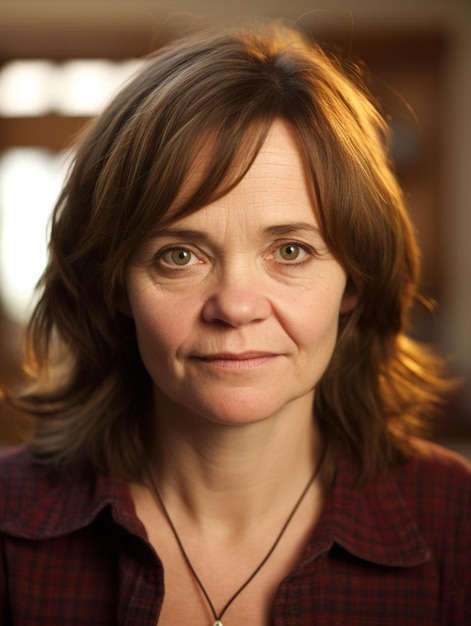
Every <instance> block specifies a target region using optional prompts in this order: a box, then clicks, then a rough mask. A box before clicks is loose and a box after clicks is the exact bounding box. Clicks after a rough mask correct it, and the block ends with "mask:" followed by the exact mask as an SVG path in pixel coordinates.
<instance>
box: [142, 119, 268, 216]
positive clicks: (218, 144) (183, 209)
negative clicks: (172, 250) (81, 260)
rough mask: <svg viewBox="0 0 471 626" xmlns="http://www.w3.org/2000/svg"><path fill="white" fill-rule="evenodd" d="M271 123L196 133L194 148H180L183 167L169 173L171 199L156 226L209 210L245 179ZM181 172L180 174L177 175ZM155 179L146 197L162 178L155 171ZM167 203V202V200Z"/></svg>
mask: <svg viewBox="0 0 471 626" xmlns="http://www.w3.org/2000/svg"><path fill="white" fill-rule="evenodd" d="M273 121H274V120H272V119H271V118H267V117H264V118H260V119H259V120H257V121H256V122H251V123H250V124H249V125H246V124H243V123H239V124H235V125H233V126H232V125H231V126H229V125H228V124H226V125H225V127H222V128H217V129H215V128H209V129H207V128H205V129H202V130H201V129H199V131H198V135H197V137H196V138H195V139H194V141H193V146H189V145H185V146H183V154H182V155H181V156H182V159H180V158H179V157H180V155H179V154H177V155H175V158H176V161H177V162H180V164H182V162H183V158H184V157H185V155H189V157H187V163H186V167H184V168H181V165H180V168H178V166H177V171H176V172H169V176H170V177H172V174H173V178H174V180H173V181H171V182H170V181H168V182H169V186H170V188H171V189H173V196H174V197H173V198H172V199H171V202H170V204H169V206H168V208H167V210H166V211H165V212H164V213H163V214H161V215H160V216H159V217H158V225H159V226H166V225H169V224H171V223H172V222H174V221H176V220H178V219H180V218H182V217H184V216H186V215H190V214H191V213H194V212H196V211H198V210H199V209H201V208H203V207H205V206H208V205H210V204H212V203H213V202H215V201H216V200H218V199H219V198H222V197H223V196H225V195H226V194H227V193H229V192H230V191H231V190H232V189H234V187H236V186H237V185H238V184H239V182H240V181H241V180H242V179H243V178H244V176H245V175H246V173H247V172H248V170H249V169H250V167H251V166H252V164H253V162H254V160H255V159H256V157H257V155H258V153H259V152H260V149H261V147H262V146H263V144H264V143H265V139H266V137H267V134H268V131H269V129H270V127H271V126H272V123H273ZM178 169H180V171H178ZM156 170H157V171H156V176H155V177H154V176H153V175H152V172H151V174H150V176H149V181H148V184H149V194H152V187H153V186H154V185H159V184H161V182H162V181H161V176H160V173H159V172H158V168H156ZM169 200H170V199H169Z"/></svg>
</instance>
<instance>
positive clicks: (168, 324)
mask: <svg viewBox="0 0 471 626" xmlns="http://www.w3.org/2000/svg"><path fill="white" fill-rule="evenodd" d="M132 304H133V307H132V314H133V317H134V323H135V326H136V333H137V341H138V345H139V351H140V353H141V356H142V359H143V361H144V363H145V364H146V366H147V367H148V368H150V367H155V366H156V365H157V364H158V363H166V364H167V365H168V364H169V362H170V361H171V359H172V358H173V357H174V356H175V355H176V354H177V353H178V351H179V348H180V347H181V346H182V345H183V344H184V342H185V340H186V338H187V337H188V336H189V335H191V329H192V321H191V320H192V312H191V310H190V307H189V306H188V305H186V306H185V305H183V304H182V303H181V302H180V303H179V304H175V303H174V302H172V299H171V298H168V297H166V298H165V299H161V298H156V297H155V296H154V297H153V298H143V299H141V300H140V301H134V302H133V303H132Z"/></svg>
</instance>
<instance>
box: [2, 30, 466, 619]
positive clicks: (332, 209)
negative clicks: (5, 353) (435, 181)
mask: <svg viewBox="0 0 471 626" xmlns="http://www.w3.org/2000/svg"><path fill="white" fill-rule="evenodd" d="M386 136H387V131H386V126H385V124H384V122H383V120H382V118H381V116H380V115H379V113H378V112H377V111H376V109H375V108H374V106H373V105H372V103H371V101H370V99H369V97H368V94H367V93H366V92H365V91H364V89H363V87H362V86H361V85H359V84H358V83H357V82H353V79H351V78H349V77H347V76H346V74H344V73H343V71H341V69H340V67H339V65H338V64H337V62H335V61H333V60H331V59H329V58H328V57H327V55H325V54H324V53H323V52H322V51H321V50H320V49H319V48H318V47H316V46H313V45H312V44H311V43H309V42H307V41H305V40H304V39H303V37H302V36H301V35H300V34H298V33H296V32H293V31H291V30H289V29H287V28H283V27H281V26H277V25H274V26H271V27H267V28H264V29H260V30H251V31H247V32H242V31H240V32H222V33H219V34H209V35H208V34H207V35H204V36H203V35H199V36H197V37H193V38H190V39H186V40H184V41H181V42H177V43H175V44H173V45H171V46H169V47H167V48H166V49H164V50H162V51H160V52H158V53H157V54H156V55H154V56H153V57H152V58H150V59H149V60H148V61H147V63H146V64H145V66H144V67H143V69H142V71H141V72H140V73H139V74H138V75H137V76H136V77H135V79H134V80H133V81H132V82H130V83H129V84H128V85H127V86H126V87H125V88H124V89H123V90H122V91H121V93H120V94H119V95H118V96H117V97H116V98H115V100H114V101H113V102H112V103H111V104H110V106H109V107H108V109H107V110H106V111H105V112H104V113H103V114H102V115H101V116H100V117H99V118H98V120H97V121H96V122H95V123H94V124H93V126H92V127H91V128H90V129H89V130H88V132H87V134H86V136H85V137H84V139H83V141H82V142H81V145H80V147H79V148H78V151H77V155H76V159H75V163H74V165H73V167H72V169H71V172H70V175H69V178H68V180H67V183H66V185H65V188H64V190H63V192H62V195H61V197H60V199H59V202H58V204H57V207H56V209H55V213H54V218H53V223H52V230H51V239H50V258H49V264H48V266H47V269H46V271H45V274H44V276H43V279H42V282H41V288H42V292H41V297H40V299H39V302H38V305H37V307H36V309H35V312H34V314H33V317H32V320H31V324H30V327H29V337H30V346H31V353H30V357H29V362H28V363H29V368H30V371H31V373H32V378H33V381H32V384H31V386H30V387H29V388H28V389H26V390H24V391H23V392H22V393H20V394H17V395H16V396H14V397H12V396H10V400H11V401H13V402H14V403H15V405H16V406H17V407H18V406H19V407H21V408H23V409H24V410H26V411H29V412H30V413H32V414H33V415H35V416H36V417H37V429H36V433H35V436H34V438H33V440H32V442H31V443H30V444H29V446H28V447H27V449H24V450H21V451H15V452H14V453H10V454H8V455H7V456H6V457H5V458H4V459H3V460H2V465H1V481H2V483H1V499H0V501H1V509H0V511H1V514H0V520H1V524H0V533H1V534H0V537H1V550H2V553H1V554H2V568H1V569H0V604H1V608H2V618H3V623H6V624H15V626H18V625H23V624H28V626H34V625H38V624H48V625H53V624H59V623H60V624H68V625H78V624H87V626H89V625H90V624H100V626H103V625H105V624H126V625H132V626H136V625H146V626H147V625H149V626H150V625H155V624H157V623H158V624H163V625H164V626H169V625H174V624H181V623H184V624H187V623H195V624H198V625H201V626H205V625H206V624H208V625H209V624H217V625H219V626H220V625H221V624H222V623H223V624H224V626H231V624H241V623H245V624H250V625H251V626H260V625H267V624H280V625H281V624H283V625H285V624H286V625H287V624H289V625H297V624H299V625H301V624H302V625H305V624H329V625H331V624H349V625H350V626H351V625H355V624H361V625H362V626H364V625H365V624H382V625H387V624H394V625H397V624H401V625H404V624H411V625H412V624H427V625H430V624H453V625H457V624H463V625H464V624H465V623H470V621H469V620H470V619H471V603H470V600H469V594H468V591H469V584H470V563H471V558H470V557H471V554H470V519H471V517H470V513H471V488H470V487H471V479H470V476H471V472H470V467H469V465H468V464H467V463H466V462H465V461H464V460H462V459H459V458H458V457H456V456H454V455H453V454H451V453H449V452H445V451H444V450H442V449H440V448H438V447H435V446H432V445H429V444H425V443H423V442H421V440H419V439H416V438H414V437H415V436H416V435H417V433H418V432H419V428H420V426H421V425H422V424H423V421H424V419H425V418H426V416H427V415H428V414H429V413H430V410H431V409H432V408H433V407H434V406H435V405H436V403H437V401H438V395H439V393H440V392H441V391H443V390H444V389H445V388H446V384H445V383H443V382H442V381H441V380H440V378H439V374H438V371H437V370H438V364H437V362H436V361H435V360H434V359H433V358H432V357H431V356H430V355H427V354H426V352H425V351H424V350H423V349H422V348H420V347H419V346H418V345H417V344H415V343H414V342H413V341H411V340H410V339H408V338H407V337H406V335H405V328H406V324H407V317H408V311H409V308H410V306H411V304H412V302H413V301H414V298H415V296H416V284H417V274H418V253H417V249H416V243H415V240H414V236H413V233H412V229H411V225H410V222H409V219H408V217H407V215H406V212H405V209H404V205H403V200H402V196H401V192H400V189H399V188H398V185H397V182H396V180H395V178H394V176H393V174H392V172H391V169H390V167H389V160H388V156H387V152H386V149H385V145H384V143H385V139H386Z"/></svg>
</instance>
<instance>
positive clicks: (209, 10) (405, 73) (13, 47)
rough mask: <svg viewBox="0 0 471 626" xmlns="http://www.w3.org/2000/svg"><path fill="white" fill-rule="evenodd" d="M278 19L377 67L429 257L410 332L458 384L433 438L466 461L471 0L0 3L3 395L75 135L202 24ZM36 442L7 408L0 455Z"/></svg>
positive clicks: (370, 79) (16, 361)
mask: <svg viewBox="0 0 471 626" xmlns="http://www.w3.org/2000/svg"><path fill="white" fill-rule="evenodd" d="M271 17H275V18H283V19H285V20H287V21H288V22H290V23H295V24H297V25H298V26H299V27H301V28H303V29H304V30H305V31H306V32H308V33H309V34H310V35H311V36H312V37H313V38H314V39H315V40H316V41H318V42H319V43H321V44H323V45H324V46H326V47H327V48H328V49H329V50H331V51H333V52H336V53H338V54H340V55H342V56H343V57H344V58H347V59H348V60H350V61H352V62H356V63H359V64H360V65H362V66H365V67H366V68H367V74H366V76H367V83H368V85H369V87H370V88H371V89H372V91H373V93H374V94H375V95H376V97H377V99H378V101H379V102H380V104H381V107H382V108H383V111H384V113H385V114H386V115H387V117H388V120H389V121H390V124H391V127H392V131H393V157H394V160H395V165H396V170H397V174H398V177H399V179H400V181H401V183H402V186H403V188H404V190H405V192H406V197H407V202H408V206H409V209H410V211H411V214H412V216H413V220H414V223H415V226H416V230H417V235H418V238H419V241H420V245H421V248H422V254H423V273H422V291H423V293H424V294H425V295H427V296H429V297H430V298H432V299H433V300H434V301H436V303H437V307H436V308H435V310H434V311H432V312H431V311H429V310H427V308H425V307H417V309H416V310H415V311H414V315H413V326H412V329H411V332H412V334H414V335H415V336H416V337H417V338H419V339H421V340H422V341H424V342H426V343H429V344H431V345H433V346H435V347H437V348H438V349H439V351H440V352H441V353H442V354H443V355H445V356H446V357H447V359H448V362H449V367H450V372H451V373H452V374H456V375H459V376H461V377H462V378H463V385H462V387H461V388H460V390H459V391H457V392H456V393H454V394H453V395H452V396H450V398H449V399H448V401H447V405H446V410H445V412H444V415H443V417H442V418H441V419H440V420H439V421H438V423H437V427H436V432H435V439H437V440H439V441H441V442H443V443H444V444H445V445H448V446H449V447H451V448H454V449H456V450H458V451H460V452H462V453H464V454H465V455H467V456H468V457H469V458H471V167H470V164H471V123H470V117H471V2H469V0H357V1H355V0H233V1H227V2H226V1H225V0H0V384H4V383H7V384H14V383H15V382H16V381H18V380H20V379H21V359H22V357H21V354H22V331H23V328H24V323H25V320H26V319H27V316H28V311H29V310H30V308H31V302H32V298H33V289H34V285H35V283H36V281H37V279H38V278H39V275H40V273H41V270H42V268H43V266H44V263H45V256H46V232H47V220H48V216H49V214H50V211H51V209H52V206H53V204H54V201H55V198H56V197H57V194H58V191H59V188H60V185H61V181H62V179H63V177H64V174H65V171H66V168H67V163H68V162H69V160H70V157H71V154H72V151H73V141H74V138H75V137H76V136H77V134H78V133H79V132H80V130H81V129H82V128H83V126H84V125H85V124H86V123H87V122H88V121H89V120H90V118H91V117H93V116H95V115H96V114H97V113H99V111H100V110H101V108H102V107H103V105H104V103H105V102H106V101H107V100H108V99H109V98H110V96H111V95H112V94H113V93H114V92H115V91H116V89H117V88H118V86H119V85H120V84H121V83H122V82H123V81H125V80H126V78H127V77H128V76H129V75H130V74H131V73H132V72H133V71H135V69H136V67H137V66H138V65H139V58H140V57H142V56H143V55H145V54H147V53H149V52H151V51H153V50H155V49H157V48H158V47H159V46H161V45H163V44H165V43H166V42H168V41H169V40H171V39H173V38H175V37H178V36H180V35H182V34H184V33H185V32H188V30H194V29H195V28H198V27H201V26H206V25H208V24H217V23H225V24H237V23H239V22H246V21H247V20H251V19H252V18H271ZM378 306H381V303H380V302H378ZM27 433H28V424H27V421H26V420H25V418H24V416H22V415H19V414H16V413H14V412H13V411H12V410H11V409H9V408H8V407H7V406H0V446H8V445H13V444H15V443H17V442H18V441H20V440H21V439H22V438H24V437H25V436H27Z"/></svg>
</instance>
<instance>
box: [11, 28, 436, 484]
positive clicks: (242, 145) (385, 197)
mask: <svg viewBox="0 0 471 626" xmlns="http://www.w3.org/2000/svg"><path fill="white" fill-rule="evenodd" d="M280 118H281V119H283V120H285V121H286V122H288V123H289V125H290V126H291V128H292V130H293V132H294V134H295V136H296V138H297V140H298V143H299V147H300V151H301V154H302V157H303V159H304V161H305V164H306V168H307V172H308V175H309V177H310V180H311V182H312V188H313V193H315V194H316V199H317V205H318V216H317V217H318V221H319V224H320V228H321V230H322V235H323V237H324V238H325V241H326V242H327V244H328V245H329V247H330V249H331V251H332V253H333V254H334V255H335V256H336V258H337V259H338V260H339V262H340V263H341V264H342V265H343V267H344V268H345V270H346V272H347V275H348V278H349V284H348V288H349V289H351V290H352V291H354V292H356V293H357V294H358V296H359V303H358V305H357V306H356V307H355V309H354V310H353V311H352V312H351V313H348V314H345V315H342V316H341V319H340V323H339V324H340V329H339V340H338V344H337V347H336V350H335V353H334V357H333V359H332V362H331V364H330V366H329V367H328V370H327V372H326V373H325V375H324V376H323V378H322V379H321V381H320V383H319V385H318V388H317V390H316V396H315V407H314V412H315V416H316V419H317V420H318V422H319V424H320V427H321V429H322V433H323V436H324V438H325V441H326V443H327V446H328V455H329V459H330V463H331V467H333V464H334V458H335V454H336V452H337V451H338V449H339V448H341V447H343V448H345V447H346V448H348V449H349V450H350V451H351V452H352V454H353V455H354V457H355V458H356V460H357V463H358V468H359V471H360V473H361V475H363V476H366V475H370V474H371V473H373V472H375V471H377V470H379V469H381V468H384V467H386V466H387V465H388V464H390V463H391V462H392V461H393V460H394V459H395V458H397V457H398V455H399V453H400V451H401V450H402V451H403V450H404V445H405V441H406V435H408V434H409V432H416V429H417V428H418V427H419V426H420V424H421V421H422V417H423V416H424V415H426V414H427V413H428V411H429V410H430V409H431V408H432V407H433V406H434V405H435V403H436V401H437V394H436V390H437V389H440V386H441V383H440V381H439V378H438V377H437V376H436V375H435V374H434V372H435V371H436V363H435V362H434V361H433V360H432V358H431V357H429V356H428V355H427V354H426V353H425V352H424V350H422V349H421V348H420V347H419V346H418V345H416V344H414V342H412V341H411V340H409V339H407V338H406V336H405V332H406V325H407V318H408V312H409V309H410V306H411V304H412V302H413V300H414V298H415V296H416V284H417V278H418V269H419V268H418V253H417V249H416V242H415V239H414V236H413V233H412V229H411V225H410V221H409V218H408V216H407V214H406V211H405V208H404V203H403V199H402V194H401V190H400V189H399V186H398V184H397V182H396V180H395V178H394V176H393V173H392V171H391V168H390V164H389V157H388V153H387V145H386V144H387V135H388V129H387V126H386V124H385V122H384V121H383V119H382V117H381V116H380V114H379V113H378V111H377V109H376V108H375V106H374V105H373V104H372V102H371V99H370V97H369V95H368V94H367V93H366V91H365V89H364V87H363V85H362V84H361V83H360V82H359V80H358V78H357V77H355V76H354V75H353V74H352V76H350V77H349V76H348V75H347V74H346V73H345V71H344V70H342V69H341V67H340V65H339V63H338V62H337V61H336V60H334V59H331V58H329V57H328V56H327V55H326V54H325V53H324V52H323V51H322V50H321V49H320V48H319V47H318V46H316V45H314V44H312V43H311V42H309V41H307V40H306V39H305V38H304V37H303V36H302V35H300V34H299V33H297V32H295V31H292V30H290V29H287V28H284V27H282V26H277V25H275V26H272V27H268V28H266V29H261V30H256V31H247V32H245V31H241V32H221V33H216V34H205V35H198V36H195V37H193V38H190V39H186V40H184V41H181V42H176V43H174V44H173V45H171V46H169V47H166V48H165V49H163V50H162V51H159V52H158V53H156V54H155V55H154V56H152V57H151V58H149V59H148V60H147V62H146V63H145V65H144V67H143V69H142V71H141V72H140V73H139V74H138V76H137V77H136V78H135V79H134V80H133V81H132V82H131V83H130V84H128V85H127V87H126V88H125V89H124V90H122V91H121V93H120V94H119V95H118V96H117V97H116V98H115V99H114V101H113V102H112V103H111V104H110V105H109V107H108V108H107V109H106V110H105V111H104V113H103V114H102V115H101V116H100V117H99V118H98V119H97V121H96V122H95V123H94V124H93V125H92V126H91V127H90V128H89V130H88V132H87V133H86V135H85V136H84V138H83V140H82V142H81V144H80V146H79V147H78V150H77V155H76V159H75V164H74V166H73V168H72V170H71V173H70V176H69V179H68V181H67V183H66V186H65V188H64V190H63V193H62V195H61V197H60V199H59V202H58V204H57V207H56V209H55V213H54V220H53V224H52V231H51V242H50V257H49V263H48V267H47V269H46V272H45V274H44V276H43V279H42V295H41V299H40V301H39V304H38V306H37V308H36V310H35V313H34V315H33V318H32V321H31V325H30V328H29V337H30V342H31V350H32V352H31V360H32V362H33V363H37V368H36V381H35V384H34V386H33V388H30V389H28V390H26V391H24V392H23V393H22V394H21V395H19V396H17V397H16V400H15V403H16V405H17V406H20V407H22V408H24V409H26V410H28V411H30V412H32V413H33V414H35V415H37V416H38V430H37V434H36V437H35V439H34V442H33V447H34V449H35V450H36V452H37V453H38V455H40V456H41V457H42V458H50V459H53V460H61V461H67V460H70V459H72V458H75V457H76V456H77V455H81V454H85V455H87V456H88V457H90V458H91V459H92V461H93V463H94V464H95V465H96V466H97V467H99V468H101V469H102V470H103V469H104V470H106V471H110V472H113V473H120V474H123V475H125V476H128V477H130V476H134V477H136V476H139V474H140V473H141V471H142V465H141V463H142V461H141V459H142V458H143V456H142V455H143V447H144V442H145V437H146V432H147V430H148V429H149V428H150V423H149V421H148V407H149V402H150V389H151V381H150V378H149V376H148V374H147V372H146V371H145V369H144V367H143V365H142V362H141V359H140V356H139V353H138V349H137V345H136V337H135V331H134V327H133V323H132V320H130V319H129V318H127V317H126V316H125V315H123V314H122V313H121V312H120V309H119V302H120V299H121V298H122V294H123V289H124V280H123V277H124V272H125V268H126V265H127V263H128V260H129V259H130V257H131V255H132V253H133V251H134V250H135V249H136V248H137V246H139V245H140V244H141V243H142V242H143V240H145V238H146V237H147V236H148V234H149V233H150V232H151V231H152V229H153V228H155V226H156V224H159V223H163V222H164V221H165V220H168V219H169V217H168V211H169V209H170V207H172V216H173V217H172V219H174V218H175V217H177V216H181V215H185V214H188V213H190V212H193V211H197V210H198V209H200V208H201V207H202V206H204V205H206V204H208V203H209V202H211V201H212V200H214V199H215V198H217V197H219V196H221V195H222V194H224V193H226V192H227V191H228V190H229V189H230V188H231V187H232V186H233V185H235V184H236V183H237V181H238V180H240V178H241V177H242V176H243V175H244V173H245V172H246V171H247V168H248V167H249V166H250V164H251V162H252V161H253V159H254V158H255V156H256V154H257V151H258V150H259V149H260V147H261V145H262V143H263V139H264V137H265V135H266V133H267V131H268V129H269V128H270V126H271V124H272V123H273V121H274V120H276V119H280ZM208 140H210V142H211V151H210V152H211V157H210V163H209V167H208V169H207V171H206V173H205V175H204V176H203V177H202V179H201V181H199V184H198V185H197V188H195V189H194V192H193V194H192V195H191V197H189V198H184V199H183V200H181V201H179V202H178V203H177V204H178V206H177V207H175V202H176V200H178V199H179V195H178V194H179V190H180V188H181V186H182V183H183V181H184V180H185V177H186V175H187V173H188V171H189V169H190V168H191V164H192V161H193V160H194V159H195V158H197V155H198V151H199V148H200V146H201V145H202V143H203V142H205V141H208ZM56 336H58V337H60V339H61V341H62V343H63V345H64V348H65V352H66V357H67V362H68V367H69V369H68V370H67V371H68V375H67V376H66V378H65V380H64V377H63V376H62V377H61V379H60V382H57V383H55V379H54V377H53V376H52V374H51V371H52V372H53V371H55V370H51V369H50V360H51V349H52V346H53V345H54V342H53V340H54V337H56ZM48 366H49V370H48ZM63 371H64V368H63ZM48 372H49V374H48ZM48 376H49V377H48ZM414 429H415V430H414Z"/></svg>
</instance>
